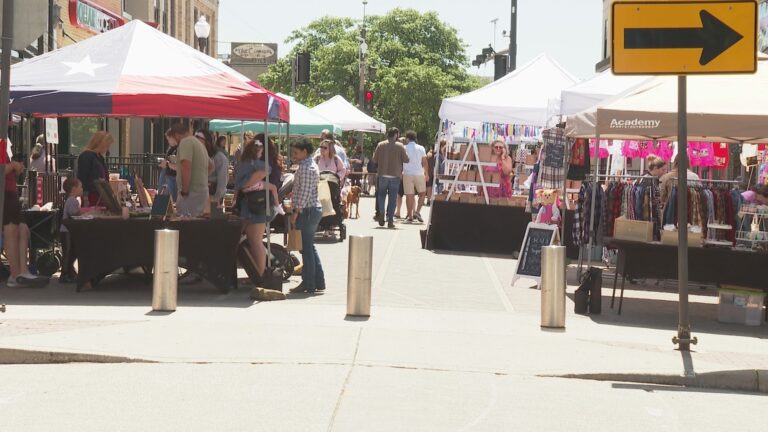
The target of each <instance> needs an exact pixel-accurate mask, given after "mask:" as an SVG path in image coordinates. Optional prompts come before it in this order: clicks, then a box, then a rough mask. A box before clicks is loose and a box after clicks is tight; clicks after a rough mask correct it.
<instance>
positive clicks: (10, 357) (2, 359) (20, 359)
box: [0, 348, 156, 365]
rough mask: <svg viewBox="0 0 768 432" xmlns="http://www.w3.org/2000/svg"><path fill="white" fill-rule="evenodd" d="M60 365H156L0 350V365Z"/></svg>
mask: <svg viewBox="0 0 768 432" xmlns="http://www.w3.org/2000/svg"><path fill="white" fill-rule="evenodd" d="M62 363H156V362H154V361H151V360H144V359H137V358H131V357H118V356H108V355H100V354H85V353H68V352H58V351H32V350H22V349H13V348H0V364H1V365H14V364H62Z"/></svg>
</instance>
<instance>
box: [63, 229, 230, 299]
mask: <svg viewBox="0 0 768 432" xmlns="http://www.w3.org/2000/svg"><path fill="white" fill-rule="evenodd" d="M65 225H66V226H67V228H68V229H69V232H70V235H71V236H72V241H73V243H74V245H75V248H76V250H77V257H78V281H77V282H78V285H79V286H82V285H84V284H85V283H87V282H89V281H92V280H97V279H98V278H100V277H101V276H103V275H106V274H109V273H111V272H113V271H115V270H118V269H121V268H132V267H144V268H151V267H152V266H153V265H154V255H155V254H154V245H155V230H158V229H164V228H168V229H172V230H178V231H179V265H180V266H182V267H184V268H186V269H187V270H190V271H192V272H193V273H196V274H199V275H200V276H202V277H203V278H205V279H206V280H208V281H210V282H211V283H212V284H213V285H215V286H216V287H217V288H218V289H219V290H221V291H222V292H228V291H229V289H230V288H233V287H236V286H237V246H238V244H239V242H240V233H241V231H242V225H241V222H240V220H239V219H236V218H233V219H228V220H186V221H172V222H163V221H161V220H158V219H155V220H148V219H129V220H122V219H92V220H72V219H70V220H67V221H66V222H65Z"/></svg>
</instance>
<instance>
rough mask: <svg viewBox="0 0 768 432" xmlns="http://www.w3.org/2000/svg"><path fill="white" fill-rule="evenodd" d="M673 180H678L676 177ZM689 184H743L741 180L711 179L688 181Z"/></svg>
mask: <svg viewBox="0 0 768 432" xmlns="http://www.w3.org/2000/svg"><path fill="white" fill-rule="evenodd" d="M673 180H677V177H674V178H673ZM688 181H689V182H699V183H716V184H741V181H739V180H710V179H700V180H688Z"/></svg>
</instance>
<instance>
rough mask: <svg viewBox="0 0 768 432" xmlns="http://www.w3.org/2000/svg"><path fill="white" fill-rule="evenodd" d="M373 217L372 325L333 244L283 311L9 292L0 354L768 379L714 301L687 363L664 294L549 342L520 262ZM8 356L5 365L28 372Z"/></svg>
mask: <svg viewBox="0 0 768 432" xmlns="http://www.w3.org/2000/svg"><path fill="white" fill-rule="evenodd" d="M370 206H371V200H363V209H364V210H366V211H363V212H362V213H363V214H364V215H365V216H363V217H362V218H361V219H360V220H352V221H348V223H349V231H350V234H352V235H355V234H364V235H372V236H373V237H374V239H375V250H374V263H375V268H374V307H373V313H372V317H371V319H369V320H366V321H361V320H347V319H345V316H344V315H345V308H344V302H345V300H346V293H345V285H346V260H347V244H346V243H343V244H337V243H327V244H320V245H319V250H320V255H321V257H322V259H323V262H324V266H325V267H326V272H327V275H328V276H327V277H328V285H329V289H328V292H327V293H326V294H324V295H318V296H314V297H309V298H307V297H305V296H289V299H288V301H285V302H278V303H263V304H253V303H252V302H251V301H249V300H248V290H247V289H242V290H240V291H236V292H233V293H230V294H228V295H221V294H219V293H217V292H216V291H215V290H214V289H212V288H211V287H210V286H208V285H206V284H201V285H191V286H190V285H182V286H181V287H180V294H179V298H180V304H179V309H178V311H177V312H175V313H173V314H157V313H152V312H151V311H150V308H149V304H150V303H151V288H150V287H148V286H142V285H139V284H137V282H136V281H133V280H130V279H124V278H116V279H114V280H111V281H107V282H106V283H105V284H104V285H103V286H101V287H99V288H97V289H96V290H94V291H90V292H82V293H75V292H74V290H73V288H72V287H70V286H59V285H57V284H56V283H53V284H52V285H51V286H50V287H48V288H45V289H40V290H31V289H27V290H10V289H8V288H7V287H3V288H2V289H0V296H2V298H3V299H4V301H5V302H7V303H8V305H9V306H8V312H7V313H6V314H4V315H2V316H0V319H2V324H0V349H6V350H28V351H42V352H63V353H74V354H94V355H100V356H108V357H113V358H131V359H143V360H149V361H157V362H170V363H257V364H292V365H296V364H313V365H352V366H372V367H379V366H381V367H395V368H406V369H413V370H445V371H456V372H481V373H491V374H499V375H517V376H533V375H577V376H580V375H591V376H593V377H598V378H599V377H601V376H603V377H610V376H612V375H613V374H626V375H632V374H653V375H664V376H678V377H679V376H682V375H686V374H688V375H690V374H691V373H696V374H703V373H719V372H723V371H753V372H754V371H756V370H757V371H760V370H763V371H764V370H768V356H767V355H766V353H768V327H767V326H766V325H763V326H762V327H757V328H748V327H742V326H735V325H723V324H719V323H717V322H716V321H715V316H716V304H715V303H714V302H716V298H715V297H713V293H712V292H700V293H695V294H696V295H693V296H692V300H691V301H692V308H691V310H692V321H693V324H694V332H695V334H696V335H697V336H698V337H699V339H700V344H699V345H698V346H695V347H694V350H695V351H694V352H693V353H692V354H691V356H690V357H689V358H684V356H681V354H680V353H679V352H677V351H674V349H673V348H674V347H673V345H672V343H671V338H672V336H673V335H674V334H675V328H676V313H675V310H676V309H675V308H676V303H675V301H676V300H675V299H676V296H675V295H674V293H673V292H670V291H668V290H666V289H665V288H664V287H661V288H659V287H655V286H651V287H644V288H640V287H637V288H640V290H634V289H632V290H628V291H627V294H626V297H627V298H626V301H625V305H624V314H623V315H622V316H618V315H616V313H615V311H613V310H611V309H609V308H608V303H609V302H608V299H607V298H605V299H604V303H603V305H604V310H603V314H602V315H599V316H594V317H584V316H577V315H574V314H572V303H571V302H570V301H569V303H568V317H567V323H566V325H567V330H566V331H565V332H551V331H543V330H541V329H540V328H539V315H538V313H539V302H540V297H539V291H537V290H535V289H530V288H529V286H528V285H529V284H528V283H527V282H526V281H521V282H519V283H518V285H517V286H514V287H512V286H510V284H509V281H510V280H511V276H512V272H513V270H514V262H513V261H512V260H511V259H509V258H505V257H478V256H466V255H458V254H444V253H433V252H429V251H424V250H422V249H420V248H419V234H418V230H419V229H420V228H422V226H419V225H400V226H399V227H398V229H397V230H386V229H383V230H382V229H378V228H377V227H375V226H374V225H375V224H374V223H373V222H371V220H370V216H369V214H370V213H372V212H371V211H370ZM290 286H293V284H291V285H289V286H287V287H286V290H287V288H288V287H290ZM604 286H605V285H604ZM573 289H574V287H570V288H569V291H568V292H569V293H572V292H573ZM608 295H610V291H609V290H608V289H607V288H604V296H606V297H607V296H608ZM13 352H17V353H18V351H13ZM8 353H9V351H6V356H2V355H0V362H5V363H12V362H17V361H18V360H19V357H18V356H17V357H13V358H12V357H10V355H9V354H8ZM3 357H5V361H4V360H3ZM766 382H768V380H766ZM758 387H759V384H758Z"/></svg>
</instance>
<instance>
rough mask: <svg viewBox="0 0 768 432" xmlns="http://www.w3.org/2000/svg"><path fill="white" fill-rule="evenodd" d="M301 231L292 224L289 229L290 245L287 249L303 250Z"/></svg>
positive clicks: (293, 250)
mask: <svg viewBox="0 0 768 432" xmlns="http://www.w3.org/2000/svg"><path fill="white" fill-rule="evenodd" d="M301 241H302V239H301V231H300V230H297V229H296V227H294V226H292V227H291V230H290V231H288V246H287V249H288V250H289V251H291V252H301V245H302V243H301Z"/></svg>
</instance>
